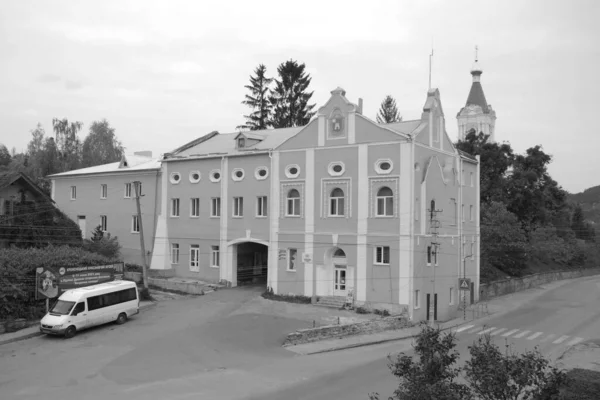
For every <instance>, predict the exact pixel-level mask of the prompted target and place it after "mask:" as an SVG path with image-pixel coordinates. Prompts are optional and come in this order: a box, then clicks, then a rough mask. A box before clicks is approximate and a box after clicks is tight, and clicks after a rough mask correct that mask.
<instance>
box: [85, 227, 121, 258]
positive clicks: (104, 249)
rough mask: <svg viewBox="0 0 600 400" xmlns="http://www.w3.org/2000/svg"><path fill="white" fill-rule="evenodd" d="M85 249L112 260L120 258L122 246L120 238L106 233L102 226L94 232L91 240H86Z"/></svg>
mask: <svg viewBox="0 0 600 400" xmlns="http://www.w3.org/2000/svg"><path fill="white" fill-rule="evenodd" d="M83 248H84V249H85V250H87V251H89V252H91V253H96V254H100V255H102V256H104V257H108V258H111V259H116V258H119V255H120V253H121V245H120V244H119V240H118V238H117V237H116V236H115V237H111V236H110V233H108V232H107V233H106V234H105V233H104V231H103V230H102V226H100V225H98V226H97V227H96V228H95V229H94V231H93V232H92V237H91V238H90V239H84V241H83Z"/></svg>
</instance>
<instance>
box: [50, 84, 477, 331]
mask: <svg viewBox="0 0 600 400" xmlns="http://www.w3.org/2000/svg"><path fill="white" fill-rule="evenodd" d="M359 104H361V102H359ZM361 106H362V104H361ZM361 106H359V105H356V104H353V103H352V102H350V101H349V100H348V99H347V98H346V94H345V91H344V90H343V89H341V88H337V89H335V90H333V91H332V92H331V97H330V99H329V101H328V102H327V103H326V104H325V105H323V106H322V107H321V108H320V109H319V110H318V113H317V116H316V117H315V118H313V120H311V122H310V123H309V124H307V125H306V126H304V127H295V128H286V129H274V130H265V131H252V132H242V133H231V134H218V133H216V132H213V133H211V134H208V135H206V136H204V137H201V138H199V139H196V140H194V141H192V142H190V143H188V144H186V145H184V146H182V147H180V148H178V149H176V150H174V151H172V152H170V153H167V154H165V155H164V157H163V158H162V160H161V163H160V166H157V167H156V168H151V169H150V168H149V169H144V170H141V171H143V173H144V174H148V178H147V179H149V182H148V184H149V185H152V182H155V188H154V190H153V191H152V193H153V194H155V199H152V198H151V196H146V197H144V198H143V199H142V200H141V201H142V204H143V208H144V210H145V213H146V214H145V216H144V217H143V218H144V232H146V229H148V235H147V236H146V237H147V238H151V240H152V241H151V243H148V242H147V243H146V248H147V249H148V250H150V251H151V252H152V257H151V263H150V265H151V268H152V269H159V270H171V271H173V272H174V273H175V275H177V276H180V277H187V278H193V279H200V280H206V281H220V282H223V281H226V282H228V283H230V284H231V285H232V286H236V285H238V284H243V283H246V282H265V283H266V285H267V286H268V287H270V288H272V289H273V291H274V292H275V293H280V294H294V295H303V296H313V297H314V298H324V297H336V298H340V299H348V300H349V301H351V302H353V303H355V304H356V305H360V304H368V305H371V306H376V307H386V308H390V309H393V310H395V311H396V310H405V311H406V312H407V313H408V314H409V315H410V316H411V318H412V319H414V320H422V319H426V318H429V317H430V316H431V313H433V315H434V316H435V319H438V320H446V319H449V318H451V317H453V316H454V314H455V313H456V311H457V309H458V305H459V303H460V301H461V293H462V292H461V291H460V289H459V278H461V277H466V278H469V279H470V280H471V281H472V282H473V286H472V287H470V289H471V293H474V296H472V298H470V299H468V301H469V302H470V301H473V300H476V299H477V292H478V286H479V283H478V282H479V235H478V233H479V222H478V221H479V163H478V160H477V159H475V158H474V157H471V156H469V155H466V154H462V153H460V152H459V151H458V150H457V149H456V148H455V147H454V145H453V144H452V142H451V140H450V139H449V137H448V135H447V132H446V130H445V118H444V112H443V109H442V105H441V100H440V95H439V91H438V90H437V89H433V90H430V91H428V93H427V98H426V101H425V105H424V107H423V112H422V115H421V118H420V119H417V120H412V121H403V122H398V123H391V124H377V123H375V122H374V121H372V120H370V119H369V118H367V117H365V116H364V115H362V110H361V108H362V107H361ZM94 168H99V167H94ZM117 169H118V168H117ZM121 169H122V168H121ZM88 170H89V169H88ZM141 171H140V172H141ZM130 172H131V173H132V174H133V175H132V176H129V175H127V173H124V171H123V172H119V171H116V170H115V168H114V167H113V169H111V170H110V171H105V172H102V173H100V172H96V173H93V172H90V171H87V172H85V171H84V170H80V171H79V172H78V171H73V172H71V173H67V174H70V175H64V174H60V176H59V175H56V176H54V177H53V178H54V180H55V183H54V188H55V189H54V193H55V198H56V201H57V203H59V204H60V205H61V208H63V209H65V210H66V208H68V209H69V215H73V216H74V217H79V216H80V215H85V216H86V218H87V215H88V214H89V215H91V216H92V218H96V219H97V218H98V217H99V216H100V212H106V213H108V211H101V210H105V209H106V208H102V204H103V203H102V201H101V200H99V199H98V198H97V197H96V198H94V199H93V204H94V206H93V207H92V208H93V209H94V212H93V213H92V212H91V211H90V208H89V207H90V204H91V203H90V202H88V203H87V208H86V209H85V210H84V209H83V208H78V207H75V204H74V202H73V201H72V200H71V199H69V197H68V196H69V190H70V187H71V186H78V187H81V188H82V189H78V190H85V191H89V192H90V193H91V194H90V195H89V196H91V197H90V199H91V198H92V197H94V194H93V193H94V192H96V196H97V193H98V192H97V191H98V190H100V189H99V187H100V186H99V185H102V184H106V183H103V182H105V181H107V179H109V178H110V179H111V181H110V183H109V184H110V186H111V187H115V188H118V187H123V185H125V184H126V183H127V181H130V180H131V179H134V178H135V179H138V180H141V178H140V177H137V176H135V175H136V173H135V172H134V171H130ZM152 179H154V180H152ZM75 182H77V183H75ZM79 182H81V183H79ZM83 182H85V183H83ZM144 187H146V183H144ZM149 190H151V189H148V190H147V191H146V194H148V191H149ZM58 192H60V193H61V194H60V196H59V195H58ZM78 193H79V192H78ZM86 193H87V192H86ZM86 196H88V195H86ZM86 199H87V197H86ZM78 200H79V199H78ZM120 200H122V199H119V201H120ZM90 201H91V200H90ZM115 201H116V200H115ZM81 203H84V202H83V201H82V202H81ZM119 207H123V208H124V209H123V211H119V212H120V213H121V214H122V215H120V216H115V217H113V216H112V215H110V218H111V219H112V218H116V219H117V220H120V219H123V220H124V219H126V218H127V217H129V218H131V210H130V207H129V205H128V203H126V202H120V203H119V204H117V203H115V204H113V205H111V207H110V208H111V209H113V210H115V212H116V209H117V208H119ZM153 209H154V210H156V211H155V213H154V214H152V212H151V211H150V210H153ZM86 210H87V211H86ZM96 214H98V215H96ZM107 215H108V214H107ZM146 221H148V222H149V223H148V225H149V226H148V228H146V223H147V222H146ZM153 227H154V229H153ZM121 229H124V230H123V234H124V235H126V234H127V233H128V232H126V228H121ZM109 231H111V232H112V230H111V229H109ZM130 236H131V234H130ZM119 239H120V240H121V236H120V234H119ZM148 240H150V239H148ZM131 245H132V246H133V244H131Z"/></svg>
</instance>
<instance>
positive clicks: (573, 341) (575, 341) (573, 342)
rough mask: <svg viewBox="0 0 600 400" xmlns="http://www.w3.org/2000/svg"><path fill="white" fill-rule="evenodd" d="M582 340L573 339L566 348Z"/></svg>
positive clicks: (578, 338)
mask: <svg viewBox="0 0 600 400" xmlns="http://www.w3.org/2000/svg"><path fill="white" fill-rule="evenodd" d="M582 340H583V338H580V337H576V338H575V339H573V340H571V341H570V342H569V343H567V346H573V345H576V344H577V343H579V342H581V341H582Z"/></svg>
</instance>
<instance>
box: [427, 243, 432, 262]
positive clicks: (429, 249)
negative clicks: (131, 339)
mask: <svg viewBox="0 0 600 400" xmlns="http://www.w3.org/2000/svg"><path fill="white" fill-rule="evenodd" d="M431 258H432V249H431V246H427V266H428V267H430V266H431Z"/></svg>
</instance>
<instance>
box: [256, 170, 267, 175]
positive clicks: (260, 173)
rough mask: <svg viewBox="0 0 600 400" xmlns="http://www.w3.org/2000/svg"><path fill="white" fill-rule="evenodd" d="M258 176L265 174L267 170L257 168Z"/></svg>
mask: <svg viewBox="0 0 600 400" xmlns="http://www.w3.org/2000/svg"><path fill="white" fill-rule="evenodd" d="M258 176H267V170H266V169H259V170H258Z"/></svg>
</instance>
